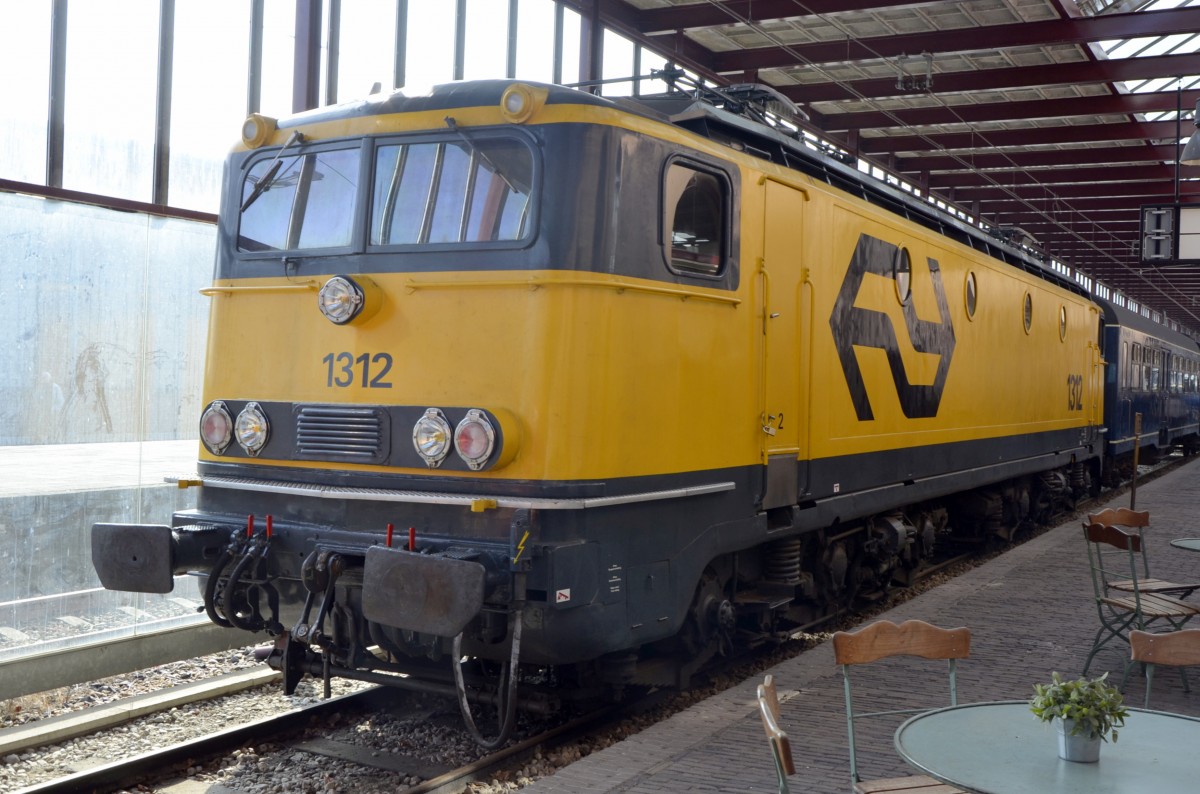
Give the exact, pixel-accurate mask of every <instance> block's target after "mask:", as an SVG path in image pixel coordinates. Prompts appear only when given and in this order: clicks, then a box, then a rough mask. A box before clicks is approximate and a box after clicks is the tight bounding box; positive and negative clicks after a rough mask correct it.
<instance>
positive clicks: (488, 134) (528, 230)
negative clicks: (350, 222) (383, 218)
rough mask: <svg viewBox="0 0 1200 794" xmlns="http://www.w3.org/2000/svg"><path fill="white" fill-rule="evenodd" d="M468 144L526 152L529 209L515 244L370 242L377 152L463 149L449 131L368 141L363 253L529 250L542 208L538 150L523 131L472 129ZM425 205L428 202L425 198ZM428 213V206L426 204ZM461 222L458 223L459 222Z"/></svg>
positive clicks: (508, 242) (460, 140)
mask: <svg viewBox="0 0 1200 794" xmlns="http://www.w3.org/2000/svg"><path fill="white" fill-rule="evenodd" d="M466 135H467V136H468V137H469V139H470V140H471V142H472V143H478V142H480V141H487V140H497V139H502V140H513V141H518V142H520V143H521V145H523V146H525V147H526V148H527V149H528V150H529V156H530V163H531V168H532V173H531V174H530V186H529V209H528V212H527V215H526V219H525V230H524V234H523V235H522V236H521V237H519V238H517V239H515V240H477V241H474V240H468V241H451V242H435V243H430V242H425V243H374V242H372V241H371V240H372V231H371V227H372V225H373V224H374V222H375V177H376V170H375V163H376V158H377V157H378V154H379V150H380V149H381V148H383V147H387V146H410V145H421V144H459V145H465V142H464V141H463V139H462V137H461V136H460V135H457V134H455V133H453V132H450V131H438V132H421V133H415V134H408V135H380V136H375V137H372V138H370V139H369V141H370V149H371V151H370V155H369V156H368V165H367V170H368V172H369V176H368V180H367V187H366V194H365V200H364V202H363V204H364V206H363V216H364V217H363V226H364V232H363V249H362V250H364V251H365V252H367V253H389V252H399V251H403V252H424V251H462V250H469V251H480V250H497V249H521V248H529V247H530V246H532V245H533V244H534V242H535V241H536V240H537V238H538V235H539V229H540V227H539V224H540V218H541V206H542V193H543V190H542V174H543V165H542V157H543V152H542V147H541V146H539V145H538V143H537V141H536V140H534V139H533V137H532V136H531V135H529V133H528V132H526V131H525V130H522V129H519V128H512V127H503V128H479V127H472V128H470V129H469V130H467V131H466ZM426 201H427V202H428V198H426ZM426 212H428V204H426ZM460 222H461V219H460Z"/></svg>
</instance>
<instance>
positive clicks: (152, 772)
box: [9, 687, 669, 794]
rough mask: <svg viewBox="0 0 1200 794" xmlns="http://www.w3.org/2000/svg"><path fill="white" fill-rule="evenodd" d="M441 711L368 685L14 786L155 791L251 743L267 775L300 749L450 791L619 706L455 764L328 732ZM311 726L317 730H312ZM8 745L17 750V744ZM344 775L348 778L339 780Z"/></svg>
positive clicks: (61, 793) (324, 786) (614, 714)
mask: <svg viewBox="0 0 1200 794" xmlns="http://www.w3.org/2000/svg"><path fill="white" fill-rule="evenodd" d="M667 697H669V694H668V693H660V694H658V695H657V696H653V697H651V698H650V699H648V700H646V701H643V702H641V703H639V704H638V707H639V708H641V709H644V708H646V707H647V706H648V705H653V704H654V703H657V702H658V701H660V700H663V699H665V698H667ZM447 705H449V704H447ZM626 708H628V707H626ZM438 712H439V709H438V708H437V707H436V706H435V707H434V708H430V707H429V705H428V704H426V703H422V702H420V699H414V698H413V697H412V696H411V695H409V694H408V693H403V692H399V691H397V690H392V689H387V688H384V687H369V688H367V689H364V690H362V691H360V692H355V693H352V694H347V695H342V696H339V697H334V698H331V699H329V700H325V701H321V702H319V703H316V704H313V705H309V706H306V707H304V708H301V709H298V710H296V711H291V712H288V713H286V714H280V715H276V716H273V717H269V718H264V719H259V720H254V721H251V722H247V723H245V724H241V725H237V726H233V727H230V728H227V729H225V730H221V731H217V732H214V733H209V734H206V735H203V736H199V737H196V738H194V739H191V740H188V741H184V742H178V743H175V744H172V745H170V746H167V747H162V748H158V749H155V750H153V751H150V752H145V753H139V754H136V755H132V756H130V757H127V758H123V759H120V760H116V761H112V762H110V763H106V764H101V765H98V766H94V767H92V768H89V769H84V770H80V771H77V772H74V773H72V774H67V775H63V776H59V777H56V778H54V779H52V780H47V781H44V782H41V783H37V784H35V785H32V786H28V787H25V788H22V789H19V794H35V793H36V794H52V793H53V794H68V793H70V794H75V793H77V792H81V791H90V792H111V791H117V790H122V789H131V788H135V787H136V790H138V791H158V790H160V789H161V788H164V787H165V788H169V787H170V786H171V785H173V784H175V783H178V781H179V780H180V778H183V777H189V776H190V774H189V773H195V772H197V771H198V770H201V769H204V768H206V767H207V766H210V765H211V764H212V763H213V762H214V761H218V760H219V759H221V758H223V757H228V756H230V755H231V754H235V753H238V752H239V749H241V748H255V747H257V748H258V749H257V750H252V751H250V753H249V754H248V757H251V758H253V759H254V762H255V763H254V765H255V766H256V767H258V768H259V769H261V770H263V772H264V777H272V774H271V772H270V770H271V769H272V768H277V767H278V766H279V765H280V764H287V765H289V766H291V767H293V768H298V767H302V766H303V765H304V761H303V760H302V759H301V758H300V756H302V755H303V756H311V757H313V760H314V761H315V762H316V764H317V765H321V764H323V763H325V762H328V761H336V762H339V764H340V765H341V768H343V769H344V768H345V767H346V765H352V766H353V767H356V768H357V769H358V772H359V774H358V775H357V777H365V778H370V779H371V786H372V787H373V788H372V790H378V791H388V792H404V794H449V793H450V792H459V791H461V790H462V789H463V787H464V786H465V785H466V784H467V783H470V782H472V781H474V780H477V779H481V778H487V777H489V776H490V775H491V774H492V773H494V772H495V771H496V770H498V769H501V768H504V767H506V766H511V765H513V764H515V763H519V762H520V761H521V760H523V759H525V758H528V757H530V756H531V755H533V753H534V752H535V751H542V752H544V751H545V750H546V749H547V748H552V747H553V746H555V745H556V744H559V743H563V742H571V741H576V740H579V739H581V738H582V737H584V736H587V735H589V734H590V733H591V732H593V731H595V730H596V729H597V728H599V727H602V726H604V725H605V724H606V723H611V722H613V721H614V720H619V719H620V718H621V716H622V714H623V713H624V712H622V711H621V710H620V709H618V708H615V707H610V708H605V709H601V710H597V711H594V712H591V713H588V714H586V715H583V716H580V717H578V718H575V719H573V720H570V721H567V722H564V723H561V724H557V725H553V726H551V727H548V728H546V729H544V730H540V731H537V732H536V733H533V734H531V735H528V736H527V737H526V738H524V739H522V740H521V741H518V742H515V743H513V744H511V745H509V746H506V747H504V748H502V749H500V750H497V751H495V752H492V753H490V754H488V755H484V756H482V757H479V758H475V759H473V760H471V761H469V762H468V763H463V764H457V765H456V764H453V763H445V762H438V761H436V760H429V758H427V757H424V755H423V754H406V753H394V752H393V753H388V752H381V751H380V750H379V749H378V748H375V747H372V746H370V745H369V744H361V743H356V742H350V741H346V740H345V739H344V738H329V735H334V736H337V735H338V734H341V735H344V734H347V733H354V732H355V731H357V730H361V729H362V726H364V725H367V724H369V723H370V722H371V721H373V720H376V719H378V717H379V715H380V714H385V713H386V714H388V715H389V716H390V718H391V719H392V720H393V721H404V720H430V719H436V717H437V713H438ZM447 713H448V712H447ZM331 725H336V726H338V729H337V730H336V731H334V730H332V729H331V728H330V727H328V726H331ZM314 731H317V732H319V733H320V734H322V735H318V736H314V735H313V733H314ZM326 734H328V735H326ZM264 748H267V749H264ZM9 749H12V750H17V751H19V748H9ZM324 778H325V779H324V780H315V781H313V782H314V783H319V784H320V785H319V786H318V787H317V789H316V790H322V791H324V790H329V789H332V790H353V791H362V790H364V789H363V788H362V787H359V786H357V785H353V784H351V785H352V788H350V789H343V788H340V786H339V782H338V781H337V780H335V779H333V778H334V774H332V773H326V774H325V775H324ZM349 780H350V779H345V780H344V781H343V783H345V782H349ZM254 788H257V786H254ZM207 790H208V791H210V792H227V793H228V794H234V792H238V791H241V790H242V789H239V788H233V787H230V786H229V785H227V784H213V785H210V786H209V787H208V788H207ZM284 790H290V789H288V788H285V789H284Z"/></svg>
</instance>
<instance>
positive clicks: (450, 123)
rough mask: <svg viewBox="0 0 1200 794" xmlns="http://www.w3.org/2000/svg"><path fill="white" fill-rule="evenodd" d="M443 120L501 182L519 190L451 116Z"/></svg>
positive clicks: (514, 189)
mask: <svg viewBox="0 0 1200 794" xmlns="http://www.w3.org/2000/svg"><path fill="white" fill-rule="evenodd" d="M445 121H446V126H447V127H449V128H450V129H452V130H454V131H455V132H456V133H458V137H460V138H462V141H463V143H465V144H466V145H467V148H468V149H470V150H471V151H472V152H474V153H475V154H477V155H479V158H480V159H481V160H483V162H484V163H486V164H487V166H488V167H489V168H491V169H492V173H493V174H495V175H496V176H498V177H500V181H501V182H503V183H504V184H506V185H508V189H509V190H511V191H512V192H513V193H520V192H521V191H519V190H517V187H516V185H514V184H513V183H512V182H511V181H510V180H509V178H508V177H506V176H505V175H504V172H503V171H501V170H500V166H498V165H496V162H495V161H494V160H492V158H490V157H488V156H487V152H485V151H484V150H483V149H482V147H480V146H479V145H478V144H476V143H475V141H473V140H471V139H470V137H468V136H467V133H466V132H464V131H463V129H462V128H461V127H459V126H458V122H456V121H455V120H454V117H453V116H447V117H446V119H445Z"/></svg>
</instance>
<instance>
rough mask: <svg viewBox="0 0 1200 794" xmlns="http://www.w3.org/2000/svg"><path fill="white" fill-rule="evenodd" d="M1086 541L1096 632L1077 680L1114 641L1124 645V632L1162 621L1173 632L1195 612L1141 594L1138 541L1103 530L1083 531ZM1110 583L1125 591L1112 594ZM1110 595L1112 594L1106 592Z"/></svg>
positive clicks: (1094, 527) (1167, 599) (1199, 611)
mask: <svg viewBox="0 0 1200 794" xmlns="http://www.w3.org/2000/svg"><path fill="white" fill-rule="evenodd" d="M1083 533H1084V537H1085V538H1086V540H1087V551H1088V565H1089V567H1090V568H1091V572H1092V590H1093V593H1094V594H1095V598H1096V612H1097V613H1098V614H1099V616H1100V628H1099V629H1097V630H1096V636H1095V638H1094V639H1093V640H1092V650H1091V651H1090V652H1089V653H1088V656H1087V661H1085V662H1084V664H1083V674H1084V675H1085V676H1086V675H1087V671H1088V668H1089V667H1091V666H1092V659H1094V658H1095V656H1096V654H1097V652H1099V650H1100V649H1101V648H1103V647H1104V646H1105V645H1107V644H1108V643H1109V642H1111V641H1112V640H1114V639H1120V640H1121V641H1123V642H1126V643H1128V642H1129V632H1131V631H1133V630H1135V629H1136V630H1142V631H1144V630H1145V628H1146V627H1147V626H1148V625H1150V624H1152V623H1154V622H1155V621H1164V622H1166V623H1167V625H1169V626H1170V627H1171V628H1172V629H1179V628H1181V627H1182V626H1183V624H1184V623H1186V622H1187V621H1189V620H1191V619H1192V618H1193V617H1195V616H1196V615H1200V607H1195V606H1192V605H1191V604H1188V603H1186V602H1184V601H1180V600H1179V599H1178V598H1172V597H1171V596H1168V595H1163V594H1162V593H1148V592H1144V591H1143V590H1142V588H1141V583H1140V579H1141V576H1140V573H1139V571H1138V568H1139V566H1138V563H1137V558H1138V556H1139V555H1140V552H1141V549H1142V539H1141V537H1140V536H1139V535H1137V534H1135V533H1133V532H1128V531H1126V530H1123V529H1120V528H1119V527H1112V526H1105V525H1104V524H1088V523H1085V524H1084V525H1083ZM1114 583H1121V584H1126V583H1127V586H1128V588H1129V589H1128V590H1118V589H1117V588H1116V587H1115V586H1114ZM1110 591H1114V592H1110ZM1132 664H1133V662H1132V660H1130V661H1127V662H1126V663H1125V671H1124V673H1123V674H1122V676H1121V689H1124V688H1125V681H1126V680H1127V679H1128V677H1129V668H1130V667H1131V666H1132Z"/></svg>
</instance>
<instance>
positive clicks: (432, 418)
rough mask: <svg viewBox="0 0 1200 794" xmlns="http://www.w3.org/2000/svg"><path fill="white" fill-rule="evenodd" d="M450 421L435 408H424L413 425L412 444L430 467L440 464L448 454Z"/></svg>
mask: <svg viewBox="0 0 1200 794" xmlns="http://www.w3.org/2000/svg"><path fill="white" fill-rule="evenodd" d="M450 438H451V433H450V423H449V422H447V421H446V417H445V415H444V414H443V413H442V412H441V411H439V410H438V409H437V408H427V409H425V414H424V416H422V417H421V418H420V419H418V420H417V424H416V425H415V426H414V427H413V446H414V447H416V448H417V454H418V455H420V456H421V459H422V460H424V461H425V465H426V466H428V467H429V468H431V469H434V468H437V467H438V466H440V465H442V461H443V460H444V459H445V458H446V456H447V455H449V454H450Z"/></svg>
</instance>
